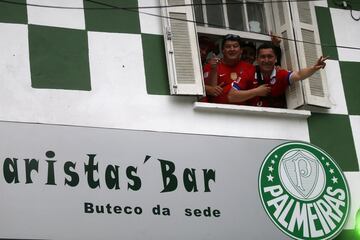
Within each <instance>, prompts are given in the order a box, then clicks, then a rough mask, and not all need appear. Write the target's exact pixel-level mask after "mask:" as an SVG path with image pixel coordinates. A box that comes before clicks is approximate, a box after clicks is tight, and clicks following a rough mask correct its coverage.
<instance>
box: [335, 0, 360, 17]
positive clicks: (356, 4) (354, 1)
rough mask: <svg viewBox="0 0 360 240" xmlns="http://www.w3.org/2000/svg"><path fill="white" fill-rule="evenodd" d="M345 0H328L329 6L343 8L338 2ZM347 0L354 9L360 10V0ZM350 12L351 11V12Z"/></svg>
mask: <svg viewBox="0 0 360 240" xmlns="http://www.w3.org/2000/svg"><path fill="white" fill-rule="evenodd" d="M342 1H344V0H328V6H329V7H331V8H340V9H342V7H341V6H339V5H338V4H339V3H341V2H342ZM346 2H348V3H349V4H350V5H351V7H352V9H353V10H358V11H359V10H360V1H359V0H346ZM349 14H350V12H349Z"/></svg>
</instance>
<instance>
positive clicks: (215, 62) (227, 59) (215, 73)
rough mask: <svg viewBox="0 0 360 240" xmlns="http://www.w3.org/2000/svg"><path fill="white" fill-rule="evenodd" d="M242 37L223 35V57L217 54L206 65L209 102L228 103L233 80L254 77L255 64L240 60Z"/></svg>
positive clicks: (205, 75)
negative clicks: (220, 57) (217, 56)
mask: <svg viewBox="0 0 360 240" xmlns="http://www.w3.org/2000/svg"><path fill="white" fill-rule="evenodd" d="M240 42H241V38H240V36H238V35H233V34H227V35H225V36H224V37H223V41H222V53H223V55H224V57H223V58H222V59H219V58H216V57H215V56H214V57H213V58H211V59H210V60H209V63H208V64H206V65H205V67H204V80H205V88H206V95H207V97H208V101H209V102H213V103H228V97H227V94H228V92H229V91H230V89H231V83H232V82H233V81H236V82H240V81H247V80H249V79H251V78H252V77H253V72H254V66H253V65H251V64H249V63H246V62H244V61H242V60H240V55H241V46H240Z"/></svg>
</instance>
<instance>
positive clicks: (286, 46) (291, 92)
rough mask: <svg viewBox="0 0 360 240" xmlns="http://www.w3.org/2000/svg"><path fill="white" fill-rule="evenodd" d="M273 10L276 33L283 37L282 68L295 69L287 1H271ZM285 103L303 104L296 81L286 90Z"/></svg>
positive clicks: (294, 50)
mask: <svg viewBox="0 0 360 240" xmlns="http://www.w3.org/2000/svg"><path fill="white" fill-rule="evenodd" d="M272 9H273V11H274V14H273V15H274V21H275V29H276V34H277V35H279V36H281V37H282V38H283V41H282V42H281V49H282V54H283V57H282V63H281V66H282V68H285V69H288V70H296V69H298V68H299V62H298V58H297V54H296V44H295V42H294V41H291V40H287V39H294V29H293V27H292V22H291V11H290V6H289V3H288V2H283V1H277V2H273V3H272ZM286 103H287V107H288V108H290V109H295V108H299V107H301V106H303V105H304V104H305V100H304V96H303V90H302V85H301V83H300V82H297V83H295V84H293V85H292V86H290V87H289V89H288V90H287V91H286Z"/></svg>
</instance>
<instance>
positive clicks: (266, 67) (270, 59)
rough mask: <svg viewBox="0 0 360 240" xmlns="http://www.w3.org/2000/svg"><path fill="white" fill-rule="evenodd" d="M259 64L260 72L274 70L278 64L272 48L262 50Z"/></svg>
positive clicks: (258, 59) (258, 60)
mask: <svg viewBox="0 0 360 240" xmlns="http://www.w3.org/2000/svg"><path fill="white" fill-rule="evenodd" d="M257 63H258V65H259V67H260V70H261V71H263V72H270V71H272V70H273V69H274V66H275V63H276V56H275V53H274V51H273V49H272V48H265V49H260V51H259V55H258V57H257Z"/></svg>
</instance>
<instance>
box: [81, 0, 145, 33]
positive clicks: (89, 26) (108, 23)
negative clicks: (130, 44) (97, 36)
mask: <svg viewBox="0 0 360 240" xmlns="http://www.w3.org/2000/svg"><path fill="white" fill-rule="evenodd" d="M137 6H138V2H137V0H121V1H119V0H97V1H84V7H85V22H86V30H89V31H97V32H116V33H136V34H138V33H140V20H139V13H138V11H137V10H136V7H137ZM91 8H93V9H91ZM94 8H95V9H94ZM96 8H98V9H96ZM99 8H102V9H99ZM121 8H132V9H130V10H124V9H121Z"/></svg>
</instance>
